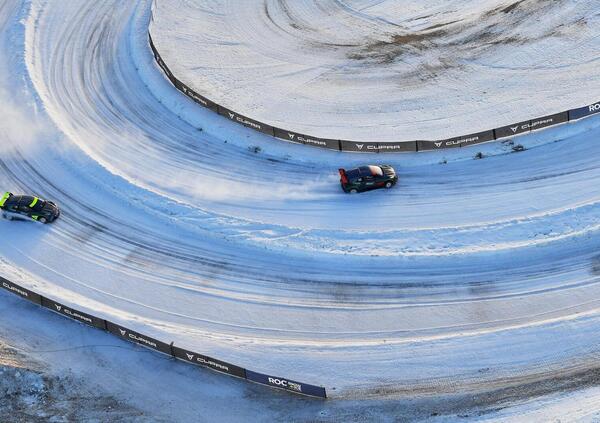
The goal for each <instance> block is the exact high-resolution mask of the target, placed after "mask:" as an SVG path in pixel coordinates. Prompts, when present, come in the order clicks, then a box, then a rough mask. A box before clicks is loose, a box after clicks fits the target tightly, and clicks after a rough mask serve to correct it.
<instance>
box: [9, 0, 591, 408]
mask: <svg viewBox="0 0 600 423" xmlns="http://www.w3.org/2000/svg"><path fill="white" fill-rule="evenodd" d="M240 3H241V2H240ZM182 4H186V3H182ZM306 4H309V3H306ZM150 7H151V3H150V1H147V0H140V1H137V2H131V1H129V2H123V1H120V0H110V1H109V0H107V1H102V2H89V1H81V2H77V1H74V2H70V1H69V2H66V1H64V0H44V1H42V0H32V1H31V2H29V1H25V2H21V1H18V0H6V1H4V2H0V26H1V27H2V31H0V57H1V58H2V60H0V75H1V76H2V77H1V78H0V99H1V100H2V104H3V105H7V108H8V109H9V110H10V111H11V112H10V114H3V115H2V116H0V131H1V134H2V142H1V143H0V151H1V152H2V154H1V156H0V186H1V187H3V189H8V190H10V191H12V192H15V193H20V192H25V193H35V194H38V195H39V196H41V197H44V198H48V199H52V200H55V201H56V202H57V203H58V204H60V205H61V207H62V210H63V214H62V215H61V218H60V219H59V220H58V221H57V222H56V223H55V224H53V225H49V226H42V225H37V224H31V223H25V222H8V221H1V222H0V234H1V235H2V242H0V274H2V275H3V276H6V277H8V278H9V279H10V280H14V282H15V283H18V284H21V285H23V286H25V287H28V288H31V289H33V290H35V291H37V292H40V293H42V294H43V295H46V296H48V297H51V298H55V299H56V300H57V301H60V302H62V303H65V304H67V305H70V306H73V307H77V308H79V309H81V310H82V311H87V312H89V313H91V314H94V315H98V316H101V317H103V318H105V319H109V320H111V321H114V322H115V323H119V324H123V325H125V326H127V327H130V328H131V329H133V330H137V331H139V332H142V333H145V334H148V335H150V336H154V337H156V338H158V339H161V340H165V341H167V342H168V341H175V343H176V344H179V345H181V346H182V347H186V348H190V349H193V350H196V351H198V352H201V353H205V354H207V355H210V356H214V357H218V358H220V359H223V360H225V361H229V362H232V363H237V364H239V365H241V366H243V367H248V368H252V369H256V370H257V371H260V372H265V373H274V374H279V375H285V376H287V377H289V378H291V379H296V380H301V381H305V382H307V383H314V384H323V385H325V386H326V388H327V389H328V394H330V396H332V397H333V400H334V401H350V402H353V404H355V405H356V406H357V407H361V404H362V406H364V407H368V406H369V404H372V403H369V402H368V401H370V400H373V399H377V400H381V399H382V398H387V399H393V400H394V401H399V400H401V399H407V398H408V399H407V401H411V400H412V399H414V398H415V395H418V396H419V397H429V398H430V397H438V396H439V397H444V398H445V396H447V395H452V394H453V393H455V392H461V393H464V394H465V395H470V396H474V395H483V396H485V393H486V392H493V391H498V390H500V391H502V392H508V393H509V394H510V395H508V396H504V397H502V398H506V401H508V402H509V403H513V402H518V401H520V400H523V399H524V398H525V399H527V398H529V396H531V392H532V391H531V390H530V389H528V388H527V387H528V386H531V384H533V385H535V386H538V385H543V386H545V387H548V386H549V387H550V388H549V391H550V392H548V391H545V392H546V394H547V395H551V394H552V390H553V389H554V390H558V391H559V392H557V393H556V392H555V394H556V395H557V396H560V394H561V392H560V391H561V390H562V388H563V386H565V385H566V386H572V387H573V386H574V387H573V389H576V388H577V387H578V385H577V383H578V382H579V381H580V380H581V378H582V376H581V375H582V374H583V375H585V374H594V371H595V370H596V369H597V366H598V354H600V344H599V343H598V328H599V326H600V313H598V310H599V306H600V301H599V300H598V298H600V284H599V283H598V282H600V259H599V258H598V251H599V249H600V237H599V236H598V235H599V230H600V226H599V224H598V222H599V221H600V207H599V201H600V184H599V183H598V180H599V179H600V165H599V163H598V159H597V158H598V156H599V155H600V143H598V137H599V136H600V117H599V116H596V117H591V118H589V119H585V120H584V121H581V122H578V123H576V124H573V125H565V126H560V127H556V128H552V129H549V130H547V131H542V132H540V133H536V134H529V135H526V136H522V137H519V138H518V139H515V140H508V141H507V142H505V143H494V144H489V145H483V146H480V148H479V149H458V150H457V151H450V150H448V151H444V152H433V153H431V154H407V155H403V156H401V158H397V157H396V158H394V157H390V158H389V160H390V164H392V165H393V166H394V167H396V168H397V169H398V171H399V173H400V183H399V185H398V186H397V187H396V188H395V189H393V190H390V191H377V192H371V193H366V194H364V195H363V194H361V195H357V196H347V195H343V194H342V193H341V191H340V188H339V181H338V176H337V168H338V167H339V166H344V167H349V166H353V165H357V164H359V163H363V162H362V160H364V159H363V158H361V157H356V156H350V157H348V156H349V155H344V154H343V153H339V152H338V153H336V152H330V151H319V150H316V149H307V148H305V147H303V146H301V145H291V144H286V143H276V142H273V140H272V138H269V137H267V136H264V135H262V134H260V133H256V132H254V131H252V130H249V129H246V128H243V127H240V126H239V125H237V124H235V123H233V122H230V121H229V120H227V119H225V118H222V117H220V116H216V115H215V114H214V113H212V112H210V111H208V110H204V109H202V108H199V107H197V105H196V104H195V103H193V102H192V101H190V100H189V99H187V98H186V97H185V96H184V95H183V94H181V93H179V92H178V91H177V90H175V89H174V87H172V85H171V84H170V83H169V82H168V81H167V80H166V79H165V78H164V76H163V74H162V73H161V72H160V70H159V69H158V68H157V67H156V64H155V62H154V60H153V58H152V55H151V53H150V51H149V47H148V41H147V28H148V24H149V20H150ZM564 7H565V8H567V9H568V8H569V6H568V4H565V5H564ZM594 13H595V12H592V13H590V15H589V19H590V20H591V19H594V16H595V15H594ZM582 54H583V53H582ZM533 71H534V72H535V69H533ZM582 87H583V85H582ZM581 91H585V93H589V92H591V91H593V87H592V88H590V89H588V88H587V87H586V88H582V89H581ZM8 105H9V106H10V107H8ZM567 107H569V105H567V104H564V107H563V108H567ZM515 143H519V144H522V145H523V146H524V147H525V150H524V151H522V152H519V153H512V147H513V146H514V144H515ZM511 144H512V145H511ZM467 150H470V151H467ZM475 151H481V153H482V157H483V159H481V160H473V157H472V156H473V155H474V152H475ZM386 159H388V158H387V157H386ZM0 304H3V302H0ZM11 316H12V317H11V319H13V320H18V319H17V318H16V317H15V316H18V317H19V318H21V317H20V316H19V315H18V314H11ZM1 320H2V319H0V321H1ZM125 374H127V373H125ZM120 375H121V373H119V376H120ZM216 376H218V377H215V378H211V379H210V383H211V384H213V387H223V386H229V385H228V384H229V383H230V382H229V381H230V380H231V378H228V377H224V376H222V375H216ZM129 378H130V379H132V380H133V379H134V378H133V376H129ZM135 380H137V379H135ZM219 381H222V382H219ZM557 381H565V382H564V384H563V383H562V382H561V383H558V382H557ZM197 383H199V384H200V383H201V382H200V381H198V382H197ZM590 383H593V382H589V381H587V382H585V383H582V386H585V387H588V386H589V384H590ZM510 389H516V391H510ZM506 390H509V391H506ZM269 392H271V390H269ZM536 392H537V391H536ZM512 393H514V395H512ZM494 398H496V399H498V397H494ZM196 400H198V399H197V398H196ZM362 401H364V402H362ZM383 402H385V401H383ZM447 405H448V406H449V407H451V404H450V403H448V404H447ZM392 411H393V410H390V412H392Z"/></svg>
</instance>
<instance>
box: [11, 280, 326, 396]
mask: <svg viewBox="0 0 600 423" xmlns="http://www.w3.org/2000/svg"><path fill="white" fill-rule="evenodd" d="M0 287H2V288H3V289H5V290H6V291H8V292H11V293H13V294H15V295H17V296H19V297H21V298H24V299H26V300H28V301H31V302H32V303H34V304H37V305H39V306H42V307H45V308H47V309H48V310H51V311H53V312H55V313H58V314H60V315H61V316H64V317H68V318H70V319H73V320H75V321H77V322H79V323H83V324H84V325H88V326H91V327H93V328H96V329H101V330H104V331H107V332H110V333H112V334H113V335H115V336H118V337H119V338H121V339H125V340H127V341H129V342H133V343H136V344H138V345H141V346H143V347H146V348H150V349H151V350H154V351H158V352H159V353H162V354H166V355H168V356H171V357H174V358H176V359H179V360H181V361H184V362H186V363H188V364H194V365H197V366H201V367H206V368H208V369H211V370H214V371H217V372H220V373H225V374H228V375H230V376H235V377H239V378H242V379H246V380H249V381H251V382H254V383H259V384H261V385H266V386H269V387H271V388H278V389H283V390H286V391H288V392H292V393H294V394H301V395H307V396H310V397H317V398H327V393H326V391H325V388H323V387H321V386H316V385H310V384H308V383H303V382H297V381H295V380H291V379H287V378H283V377H279V376H271V375H266V374H262V373H257V372H253V371H252V370H247V369H244V368H243V367H239V366H236V365H234V364H231V363H227V362H225V361H221V360H217V359H215V358H212V357H208V356H206V355H203V354H199V353H197V352H194V351H190V350H187V349H184V348H180V347H178V346H176V345H173V342H171V343H170V344H167V343H166V342H163V341H160V340H158V339H155V338H152V337H150V336H146V335H144V334H142V333H140V332H136V331H134V330H131V329H128V328H126V327H124V326H122V325H119V324H116V323H113V322H111V321H108V320H104V319H102V318H100V317H96V316H92V315H90V314H87V313H84V312H83V311H79V310H76V309H74V308H72V307H69V306H66V305H64V304H61V303H59V302H57V301H54V300H52V299H50V298H47V297H44V296H42V295H40V294H38V293H36V292H34V291H31V290H29V289H27V288H24V287H22V286H20V285H17V284H16V283H13V282H11V281H9V280H8V279H5V278H3V277H2V276H0Z"/></svg>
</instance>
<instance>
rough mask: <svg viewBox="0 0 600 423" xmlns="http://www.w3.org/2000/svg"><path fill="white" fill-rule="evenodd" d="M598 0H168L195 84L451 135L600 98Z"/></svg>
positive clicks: (173, 45)
mask: <svg viewBox="0 0 600 423" xmlns="http://www.w3.org/2000/svg"><path fill="white" fill-rule="evenodd" d="M599 27H600V12H599V9H598V2H597V1H595V0H561V1H556V0H454V1H440V0H424V1H416V2H415V1H411V0H342V1H320V0H306V1H297V0H279V1H276V0H250V1H236V0H213V1H206V0H189V1H180V0H160V1H157V2H156V7H155V11H154V24H153V25H152V26H151V32H152V35H153V39H154V42H155V44H156V46H157V48H158V50H159V52H160V53H161V55H162V57H163V58H164V59H165V61H166V63H167V64H168V65H169V66H170V68H171V70H172V71H173V73H174V74H175V75H176V76H177V77H178V78H179V79H180V80H181V81H183V82H184V83H186V84H187V85H188V86H190V87H192V88H194V89H195V91H196V92H198V93H200V94H203V95H205V96H206V97H208V98H209V99H211V100H213V101H215V102H217V103H219V104H221V105H223V106H226V107H228V108H230V109H232V110H235V111H236V112H238V113H242V114H244V115H246V116H249V117H251V118H254V119H257V120H259V121H262V122H265V123H268V124H271V125H273V126H277V127H280V128H284V129H288V130H293V131H297V132H300V133H307V134H310V135H313V136H319V137H324V138H333V139H340V138H342V139H349V140H363V141H408V140H419V139H445V138H450V137H452V136H458V135H466V134H470V133H474V132H479V131H483V130H488V129H493V128H495V127H501V126H504V125H509V124H512V123H515V122H520V121H523V120H528V119H533V118H536V117H540V116H545V115H549V114H554V113H558V112H562V111H564V110H568V109H570V108H575V107H581V106H584V105H586V104H589V103H592V102H595V101H598V99H600V75H598V67H599V66H600V36H599V32H598V28H599Z"/></svg>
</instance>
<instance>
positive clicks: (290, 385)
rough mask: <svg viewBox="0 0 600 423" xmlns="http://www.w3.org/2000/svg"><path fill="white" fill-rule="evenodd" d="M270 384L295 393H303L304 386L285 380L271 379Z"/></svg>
mask: <svg viewBox="0 0 600 423" xmlns="http://www.w3.org/2000/svg"><path fill="white" fill-rule="evenodd" d="M269 383H270V384H271V385H275V386H281V387H282V388H288V389H291V390H293V391H297V392H302V385H300V384H299V383H295V382H289V381H287V380H284V379H276V378H274V377H269Z"/></svg>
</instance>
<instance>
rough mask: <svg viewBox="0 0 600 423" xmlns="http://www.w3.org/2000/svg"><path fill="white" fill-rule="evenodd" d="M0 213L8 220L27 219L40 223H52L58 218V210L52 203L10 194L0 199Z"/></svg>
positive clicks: (27, 196) (6, 193) (7, 193)
mask: <svg viewBox="0 0 600 423" xmlns="http://www.w3.org/2000/svg"><path fill="white" fill-rule="evenodd" d="M0 213H1V214H2V217H4V218H6V219H9V220H12V219H19V218H21V219H22V218H24V217H27V218H30V219H33V220H35V221H37V222H40V223H51V222H54V221H55V220H56V219H58V216H60V210H59V209H58V207H57V206H56V204H54V203H53V202H52V201H45V200H42V199H41V198H38V197H34V196H31V195H13V194H12V193H10V192H5V193H4V195H2V197H0Z"/></svg>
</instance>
